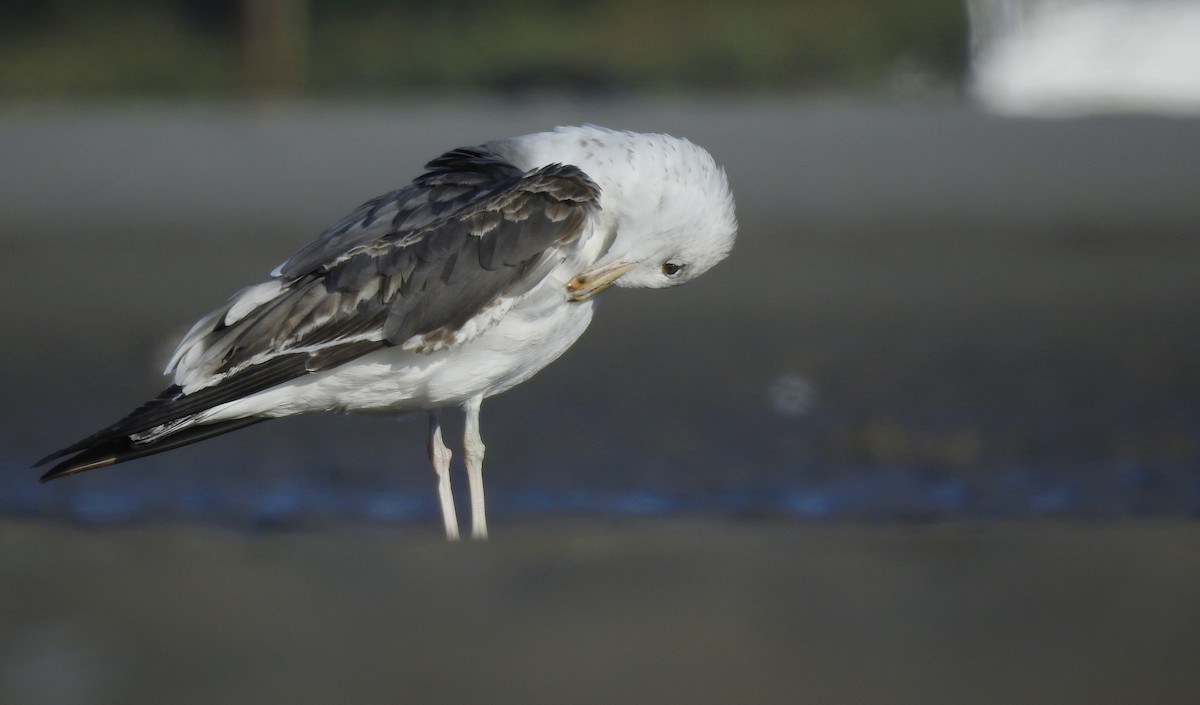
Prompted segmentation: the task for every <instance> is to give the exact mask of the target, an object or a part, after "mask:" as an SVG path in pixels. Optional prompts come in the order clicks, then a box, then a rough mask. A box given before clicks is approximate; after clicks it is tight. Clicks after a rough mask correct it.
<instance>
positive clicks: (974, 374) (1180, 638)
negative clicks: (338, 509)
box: [0, 100, 1200, 704]
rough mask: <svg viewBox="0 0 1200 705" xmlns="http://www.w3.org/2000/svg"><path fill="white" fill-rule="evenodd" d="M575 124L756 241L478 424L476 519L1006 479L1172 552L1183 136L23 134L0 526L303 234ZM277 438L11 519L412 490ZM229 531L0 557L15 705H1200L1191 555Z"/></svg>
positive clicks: (75, 535)
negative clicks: (663, 172)
mask: <svg viewBox="0 0 1200 705" xmlns="http://www.w3.org/2000/svg"><path fill="white" fill-rule="evenodd" d="M581 121H594V122H597V123H600V124H607V125H610V126H615V127H629V128H633V129H642V130H647V129H648V130H668V131H671V132H675V133H678V134H683V135H686V136H689V137H691V138H693V139H695V140H696V141H697V142H699V143H700V144H703V145H705V146H706V147H708V148H709V149H710V150H711V151H712V152H713V153H714V155H716V157H717V158H718V160H719V161H721V162H723V163H724V164H726V165H727V167H728V170H729V175H730V179H731V182H732V184H733V186H734V189H735V191H736V193H737V197H738V203H739V212H740V215H741V219H742V223H743V228H742V240H741V241H740V243H739V245H738V249H737V251H736V252H735V254H734V256H733V257H732V258H731V259H730V261H729V262H728V263H727V264H723V265H722V266H721V267H718V268H717V269H715V270H714V271H713V272H712V273H711V274H710V275H709V276H707V277H705V278H704V279H702V280H700V281H698V282H696V283H695V284H693V285H690V286H689V287H687V288H685V289H681V290H678V291H671V292H654V293H646V292H617V294H618V295H614V296H612V297H610V298H609V299H608V300H606V302H605V306H604V309H603V310H602V311H601V312H600V315H599V316H598V317H597V321H596V324H595V325H594V327H593V329H592V330H590V331H589V332H588V335H587V336H586V337H585V339H584V340H583V341H582V343H581V344H580V345H579V346H577V347H576V349H574V350H572V351H571V352H570V353H569V354H568V356H566V357H564V359H563V360H561V361H559V362H558V363H557V364H556V365H554V366H552V367H551V368H549V369H548V370H546V371H545V372H544V373H543V374H542V375H540V376H539V377H538V378H536V379H535V380H533V381H531V382H530V383H529V384H527V385H523V387H522V388H521V389H518V390H514V391H513V392H512V393H510V395H505V397H503V398H500V399H497V400H494V401H493V402H491V403H489V405H487V406H486V407H485V412H484V413H485V416H484V433H485V436H486V437H487V440H488V446H489V460H490V461H491V465H490V472H489V476H488V477H489V480H488V481H489V483H490V487H491V489H492V491H494V492H495V493H496V496H497V497H503V496H505V493H506V492H512V491H515V490H518V489H520V488H522V487H531V486H532V487H543V488H544V487H549V488H552V489H554V488H558V489H562V488H567V489H572V490H580V491H583V492H597V491H602V490H609V489H612V488H617V489H619V490H627V489H629V488H638V489H641V488H650V489H663V488H666V489H668V490H671V489H680V488H683V489H688V490H692V489H696V488H700V490H701V491H704V490H709V489H711V490H714V491H724V490H730V489H739V488H751V489H753V488H755V487H762V486H785V487H786V486H789V483H804V482H817V483H819V482H823V481H834V480H836V478H837V477H838V476H839V474H842V473H846V472H857V473H859V475H858V477H860V478H861V479H862V484H863V486H864V487H870V486H873V483H875V482H876V481H879V482H880V483H883V484H882V485H879V486H883V487H885V488H886V487H888V485H887V484H886V481H888V480H889V478H895V477H896V476H897V473H903V472H905V471H906V469H908V468H916V469H917V471H919V472H925V471H928V472H933V473H948V474H950V475H951V476H954V477H962V478H966V479H968V480H972V479H974V480H978V481H979V482H980V483H981V486H983V487H987V486H988V485H987V478H989V477H991V476H992V474H993V473H999V472H1001V471H1003V470H1004V469H1005V468H1011V467H1018V468H1024V469H1025V471H1026V472H1028V473H1031V474H1032V475H1034V476H1040V474H1042V473H1045V474H1047V475H1052V474H1059V475H1060V476H1063V477H1066V478H1067V479H1068V480H1069V482H1070V483H1074V485H1068V487H1070V486H1074V487H1078V488H1080V491H1084V490H1085V489H1086V488H1090V487H1092V486H1093V485H1094V484H1096V483H1099V485H1100V487H1101V490H1102V493H1101V494H1102V496H1103V492H1111V501H1112V503H1113V504H1112V506H1113V507H1116V509H1115V510H1114V511H1115V513H1116V514H1118V515H1124V513H1126V512H1127V511H1129V509H1128V507H1133V508H1134V509H1135V510H1137V509H1139V508H1140V510H1141V511H1142V512H1144V513H1145V514H1149V515H1152V516H1159V517H1163V516H1165V517H1174V518H1175V519H1176V520H1177V519H1179V518H1184V517H1189V516H1193V515H1194V512H1195V507H1196V506H1197V496H1200V483H1197V482H1196V466H1197V458H1198V457H1200V451H1198V450H1197V442H1196V438H1197V418H1196V403H1197V399H1200V366H1198V365H1196V364H1195V351H1196V350H1197V349H1200V325H1197V323H1200V320H1198V317H1200V278H1198V277H1196V271H1197V267H1196V264H1197V262H1198V261H1200V259H1198V254H1200V238H1198V237H1197V235H1198V234H1200V206H1198V205H1197V204H1198V201H1197V193H1198V191H1197V186H1200V130H1198V129H1197V124H1196V123H1195V122H1193V121H1184V120H1161V119H1154V118H1137V117H1127V118H1105V119H1091V120H1079V121H1065V122H1042V121H1022V120H1000V119H997V118H993V117H989V116H986V115H980V114H977V113H974V112H972V111H970V110H966V109H964V108H962V107H960V106H957V105H954V104H942V105H914V104H904V103H899V104H887V103H884V104H878V103H873V104H863V103H858V102H854V101H840V100H828V101H822V100H809V101H803V102H800V101H787V100H772V101H766V100H764V101H760V102H754V101H733V100H730V101H728V102H722V101H686V100H679V101H665V102H655V103H628V104H623V103H620V102H616V103H606V104H603V105H581V104H576V103H569V102H563V103H559V102H555V101H553V100H550V101H534V102H530V103H514V102H503V101H462V102H448V103H439V104H433V105H414V106H393V105H383V106H380V105H374V106H372V105H365V106H358V107H346V106H342V107H336V108H332V107H322V106H299V107H296V106H292V107H288V106H276V107H267V108H262V109H256V110H255V109H244V108H232V107H231V108H224V107H213V106H197V107H191V108H180V107H174V108H170V109H162V108H157V107H153V106H148V107H143V108H128V107H121V108H118V107H96V108H94V109H76V108H72V109H62V110H55V109H45V108H12V107H10V108H8V109H6V112H5V113H4V114H3V116H2V120H0V152H2V153H3V154H4V155H5V158H4V160H3V168H0V212H2V213H3V215H4V217H3V219H2V220H0V238H2V239H3V242H4V246H5V251H6V253H7V256H6V257H4V258H2V259H0V287H2V291H0V293H2V296H0V315H2V316H3V319H2V320H3V324H4V330H5V331H7V334H8V335H7V340H6V341H5V345H3V346H2V347H0V356H3V360H4V363H5V365H6V367H7V370H8V371H7V372H6V381H5V383H6V387H7V389H6V392H5V399H6V404H5V408H4V411H3V413H4V419H3V421H4V423H3V424H2V426H3V428H2V429H0V434H2V438H3V441H4V454H3V467H2V468H0V472H3V484H4V487H5V488H7V489H6V492H9V493H12V492H15V491H16V490H15V489H13V488H18V487H19V488H25V487H31V486H32V485H30V484H29V483H32V481H33V477H34V473H33V471H31V470H29V469H28V467H27V465H28V463H29V462H30V461H32V460H33V459H34V458H36V457H38V456H40V455H41V454H43V453H45V452H47V451H48V450H50V449H51V448H54V447H58V446H59V445H61V444H62V443H64V442H68V441H70V440H73V439H74V437H76V436H78V435H82V434H84V433H87V432H90V431H92V430H94V428H95V427H96V426H98V425H100V424H102V423H105V422H108V421H110V420H112V418H115V417H117V416H119V415H120V414H122V413H124V412H125V411H127V410H128V408H129V407H130V406H131V405H133V404H135V403H137V402H139V401H140V400H141V397H142V396H144V395H147V394H151V393H153V392H154V391H155V390H156V388H157V385H158V384H159V382H160V380H159V379H158V378H157V376H156V375H155V373H154V367H155V365H156V364H157V362H158V361H159V360H160V359H161V358H162V357H163V356H164V355H165V350H164V348H165V347H166V346H168V345H169V344H170V340H169V339H170V337H171V333H170V332H171V331H174V332H175V333H176V334H177V333H178V332H181V328H182V327H184V326H186V324H187V323H188V322H190V321H191V320H193V319H194V318H195V317H196V316H198V315H200V314H202V313H204V312H205V311H206V310H207V309H208V308H210V307H211V306H213V305H214V304H215V303H217V302H219V301H220V300H223V299H224V297H225V296H227V295H228V294H229V293H230V292H232V291H233V290H234V289H236V288H237V287H239V286H242V285H244V284H246V283H248V282H250V281H254V280H255V279H257V278H259V277H261V276H262V275H263V274H264V273H265V272H266V271H268V270H269V269H270V268H271V267H272V266H273V265H274V264H276V263H277V261H278V260H279V259H281V258H282V257H283V256H285V255H286V253H288V252H290V251H292V250H294V249H295V248H296V247H298V246H299V245H300V244H302V243H303V242H305V241H307V240H308V239H309V238H310V237H311V236H312V234H313V233H314V232H315V231H316V230H317V229H319V227H320V225H319V224H323V223H325V222H328V221H330V220H332V219H333V218H336V217H337V216H338V215H340V214H341V213H343V212H345V211H346V210H348V209H349V208H351V207H353V206H354V205H356V204H357V203H359V202H361V201H362V200H363V199H364V198H366V197H369V196H370V195H373V194H376V193H378V192H382V191H384V190H387V189H390V188H393V187H395V186H396V185H398V184H400V183H403V182H404V181H406V180H407V179H408V178H410V177H411V176H412V175H413V174H414V173H415V171H416V169H417V167H418V165H419V164H421V163H422V162H423V161H424V160H426V159H428V158H429V157H431V156H434V155H436V154H437V153H438V152H440V151H441V150H443V149H445V148H448V147H452V146H456V145H460V144H471V143H475V142H478V141H481V140H483V139H487V138H489V137H494V136H497V135H507V134H517V133H521V132H527V131H533V130H538V129H544V128H545V127H547V126H549V125H553V124H556V123H573V122H581ZM791 374H795V375H798V376H800V377H801V378H802V379H804V380H807V381H808V382H809V383H811V384H812V385H813V387H814V389H815V394H814V397H813V399H814V401H813V404H814V405H813V407H812V408H811V409H807V410H800V411H799V413H796V414H795V415H792V412H790V411H789V412H787V413H783V412H782V411H781V410H780V409H779V408H778V407H777V406H776V405H774V404H773V400H772V398H771V395H770V390H771V388H772V385H773V384H775V383H776V382H777V381H778V380H779V379H781V378H786V376H787V375H791ZM261 429H262V430H259V429H253V430H248V431H245V432H242V433H239V434H233V435H231V436H230V437H229V438H228V439H222V440H216V441H212V442H210V443H206V444H204V445H203V446H200V447H197V448H195V449H187V450H181V451H177V452H175V453H171V454H168V455H164V456H159V457H157V458H152V459H147V460H145V461H141V462H139V463H132V464H130V465H129V466H127V467H122V468H120V469H115V470H112V471H110V472H107V473H90V474H88V475H87V476H83V477H80V478H78V479H77V480H73V481H72V482H73V484H66V483H56V484H55V485H52V486H50V487H48V488H44V489H43V488H39V489H37V490H30V491H36V492H51V493H53V492H62V493H70V492H74V491H77V488H95V489H99V488H116V491H117V492H120V491H122V489H121V488H125V489H129V488H136V487H140V486H144V485H147V484H152V483H153V482H156V481H158V479H157V478H170V477H175V478H179V477H187V478H191V479H190V480H189V482H194V483H195V484H196V486H197V487H202V486H203V485H204V484H205V483H206V482H208V481H209V478H210V477H211V478H213V481H218V480H219V481H220V482H223V483H225V486H226V487H232V488H233V489H234V490H236V488H237V487H238V483H239V482H247V483H250V482H254V479H253V478H257V477H272V478H279V477H293V476H305V475H310V474H316V475H320V476H322V477H324V478H326V479H329V480H331V481H337V480H339V479H341V480H345V481H359V480H362V479H363V478H364V477H367V478H370V479H371V480H372V481H376V482H381V483H389V484H387V485H385V486H407V487H411V488H413V489H414V491H420V492H426V491H428V483H429V481H428V475H427V470H426V469H425V467H424V463H423V452H422V450H421V449H422V447H423V433H422V430H421V425H420V424H410V425H409V426H407V427H402V428H401V429H400V430H396V429H395V425H394V424H392V423H391V422H388V421H384V420H375V419H361V420H357V419H337V418H335V419H316V420H312V421H304V422H297V423H296V424H288V423H283V422H280V423H279V424H264V425H263V426H262V427H261ZM1114 467H1115V468H1117V470H1119V471H1120V472H1121V473H1124V472H1125V470H1124V469H1128V473H1127V474H1113V473H1114V472H1116V471H1114V470H1113V468H1114ZM330 468H333V469H332V470H331V469H330ZM380 478H382V479H380ZM974 480H972V481H974ZM1104 483H1108V484H1107V485H1106V484H1104ZM1106 488H1107V489H1106ZM994 489H997V491H999V492H1003V491H1005V486H1004V485H1003V484H1001V485H998V486H997V487H996V488H994ZM21 491H22V492H24V491H25V490H24V489H22V490H21ZM883 494H884V495H886V494H887V490H886V489H885V490H884V491H883ZM1131 497H1132V499H1130V498H1131ZM1141 498H1149V499H1148V500H1146V501H1145V502H1142V499H1141ZM885 499H886V498H885ZM994 499H995V498H994V497H989V496H982V497H980V498H978V500H977V501H978V502H979V504H978V505H977V506H973V507H971V506H969V507H967V510H978V511H979V512H980V515H981V516H987V509H988V508H989V506H990V505H989V504H988V503H989V502H991V501H993V500H994ZM1139 502H1142V503H1141V504H1139ZM1102 508H1103V507H1102ZM750 513H751V514H753V512H750ZM1068 513H1069V512H1068ZM1101 513H1103V512H1101ZM1135 513H1136V512H1135ZM934 518H936V515H935V517H934ZM211 527H212V525H211V524H210V525H209V528H199V529H197V528H189V526H187V525H179V524H170V523H168V524H165V525H164V524H144V525H138V524H134V525H131V526H128V527H126V528H104V527H95V526H93V527H88V528H72V527H70V526H64V525H58V524H54V523H52V522H49V521H47V520H45V519H37V520H34V519H27V520H23V521H19V520H16V519H11V518H10V519H9V520H7V521H5V523H3V524H0V572H2V573H3V580H2V582H0V699H3V700H4V701H5V702H12V703H160V702H173V703H174V702H178V703H187V702H196V703H210V702H223V703H241V702H244V703H251V702H253V703H259V702H292V703H327V702H389V703H390V702H404V701H416V702H470V701H482V700H487V701H492V702H531V701H547V700H551V701H563V702H597V703H599V702H614V701H632V702H655V703H661V702H688V703H696V702H714V703H716V702H721V703H726V702H763V703H778V702H805V701H810V702H906V703H907V702H911V703H930V702H935V703H936V702H953V703H962V702H967V703H993V702H994V703H1012V702H1045V703H1072V702H1079V703H1089V704H1096V703H1128V702H1154V703H1190V702H1196V701H1197V697H1200V687H1198V686H1197V685H1196V680H1195V676H1194V670H1195V669H1194V663H1195V654H1196V653H1197V647H1200V643H1197V642H1198V641H1200V614H1197V611H1198V609H1200V607H1198V605H1200V600H1197V599H1196V595H1197V585H1200V582H1198V580H1197V578H1198V577H1200V576H1198V575H1197V571H1198V568H1197V562H1196V560H1195V557H1196V555H1197V549H1198V548H1200V545H1198V544H1200V538H1198V536H1197V528H1196V526H1195V525H1194V524H1191V523H1135V522H1132V521H1123V522H1113V523H1105V524H1080V523H1073V524H1071V523H1032V524H1020V523H1017V524H999V525H995V524H993V525H988V524H981V525H978V526H967V527H964V526H962V525H958V524H954V525H928V526H922V527H912V526H904V525H902V524H888V525H881V526H877V527H872V528H863V527H862V526H859V525H856V524H853V523H850V524H846V523H836V522H834V523H828V524H824V525H819V526H813V525H807V524H804V523H790V522H784V523H749V522H747V521H745V520H737V519H735V518H733V517H731V516H729V515H720V516H713V517H710V518H696V519H681V518H678V517H674V518H672V517H665V518H653V519H649V518H648V519H643V520H637V519H631V518H616V517H614V518H610V519H607V520H602V519H595V518H591V519H589V518H587V517H585V516H578V515H576V516H569V517H563V518H559V519H546V520H536V519H530V518H528V517H524V516H522V515H520V514H519V513H516V512H510V513H509V514H507V515H504V514H502V515H501V516H500V517H498V518H497V520H496V521H495V522H494V526H493V530H494V532H495V534H496V540H495V541H493V542H492V543H490V544H489V545H486V546H470V545H466V546H447V545H445V544H444V543H443V542H442V541H441V540H440V539H439V538H437V537H436V536H435V530H436V523H435V522H434V521H433V520H432V519H431V520H430V521H429V522H426V523H424V524H421V525H400V526H387V527H377V528H372V529H357V530H356V529H351V528H349V527H346V526H340V525H339V526H332V527H329V526H317V527H310V528H308V529H305V530H304V531H300V532H293V533H287V532H282V533H281V532H266V533H262V534H251V535H247V534H239V533H222V531H221V530H219V529H214V528H211Z"/></svg>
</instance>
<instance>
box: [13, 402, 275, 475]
mask: <svg viewBox="0 0 1200 705" xmlns="http://www.w3.org/2000/svg"><path fill="white" fill-rule="evenodd" d="M266 420H267V419H266V418H263V417H250V418H245V419H230V420H229V421H221V422H218V423H214V424H203V425H198V426H192V427H189V428H185V429H183V430H182V431H179V432H176V433H174V434H171V435H169V436H165V437H163V438H161V439H159V440H157V441H153V442H150V443H144V444H134V443H133V441H131V440H130V439H129V437H128V436H108V437H105V438H100V439H98V440H92V438H88V439H85V440H84V441H80V442H79V443H76V444H75V445H73V446H68V447H67V448H64V449H63V450H60V451H55V452H54V453H51V454H50V455H48V456H46V457H45V458H42V459H41V460H39V461H38V462H37V463H35V464H34V467H38V466H39V465H43V464H45V463H47V462H50V461H51V460H54V459H56V458H61V457H63V456H64V455H71V454H72V453H77V455H74V456H73V457H70V458H67V459H66V460H64V461H62V462H60V463H59V464H58V465H55V466H54V467H52V468H50V469H49V470H48V471H46V473H44V474H43V475H42V476H41V477H40V478H38V482H42V483H45V482H49V481H50V480H56V479H58V478H60V477H66V476H68V475H77V474H79V473H81V472H87V471H88V470H95V469H96V468H103V467H107V466H109V465H116V464H117V463H123V462H125V461H126V460H133V459H134V458H142V457H145V456H147V455H154V454H156V453H162V452H163V451H167V450H172V449H174V448H178V447H180V446H185V445H190V444H192V443H196V442H197V441H203V440H205V439H206V438H212V437H213V436H219V435H221V434H224V433H229V432H230V431H235V430H237V429H239V428H244V427H246V426H250V425H252V424H256V423H259V422H260V421H266ZM85 442H86V443H87V444H86V445H84V443H85Z"/></svg>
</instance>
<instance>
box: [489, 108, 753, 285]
mask: <svg viewBox="0 0 1200 705" xmlns="http://www.w3.org/2000/svg"><path fill="white" fill-rule="evenodd" d="M508 143H509V144H511V145H513V146H518V145H519V147H518V149H519V151H521V152H523V153H524V154H523V155H522V156H523V157H524V158H525V159H524V160H523V161H525V160H527V164H525V165H520V164H519V166H523V167H529V168H532V167H533V166H541V165H544V164H548V163H553V162H560V163H564V164H573V165H575V166H578V167H579V168H580V169H582V170H583V171H584V172H585V173H586V174H587V175H588V176H589V177H591V178H592V180H593V181H595V182H596V184H597V185H598V186H599V187H600V208H601V213H602V217H603V219H604V222H605V223H606V225H608V226H609V227H611V228H612V229H613V233H612V241H611V244H610V245H609V247H608V250H607V252H606V253H605V254H603V255H602V256H601V257H600V259H599V260H597V262H596V267H595V268H594V269H593V270H592V271H596V270H604V271H606V272H609V273H616V272H618V271H619V272H620V275H619V276H618V277H617V278H616V279H615V280H611V281H612V283H613V284H615V285H616V286H623V287H645V288H655V289H657V288H663V287H668V286H675V285H677V284H682V283H683V282H686V281H690V280H692V279H694V278H696V277H698V276H700V275H701V274H703V273H704V272H707V271H708V270H709V269H711V268H712V267H713V265H715V264H716V263H717V262H720V261H721V260H723V259H725V257H726V256H727V255H728V254H729V251H730V250H731V249H732V248H733V242H734V240H735V239H736V237H737V218H736V216H735V215H734V205H733V194H732V193H731V192H730V190H729V184H728V182H727V181H726V179H725V172H724V171H723V170H722V169H721V168H720V167H719V166H717V164H716V162H714V161H713V158H712V156H710V155H709V153H708V152H706V151H704V149H702V148H701V147H698V146H696V145H695V144H692V143H691V142H689V141H688V140H685V139H680V138H678V137H671V136H670V135H660V134H641V133H636V132H617V131H614V130H608V129H605V128H602V127H596V126H591V125H589V126H584V127H559V128H556V129H555V130H554V131H553V132H548V133H542V134H538V135H528V136H526V137H519V138H516V139H514V140H511V141H508ZM506 151H507V150H506Z"/></svg>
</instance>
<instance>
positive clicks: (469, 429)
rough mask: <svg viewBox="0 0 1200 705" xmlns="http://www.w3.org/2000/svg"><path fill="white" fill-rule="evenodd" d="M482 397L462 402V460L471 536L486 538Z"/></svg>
mask: <svg viewBox="0 0 1200 705" xmlns="http://www.w3.org/2000/svg"><path fill="white" fill-rule="evenodd" d="M482 403H483V397H475V398H474V399H470V400H468V401H467V403H466V404H463V412H464V413H465V415H466V423H464V424H463V460H464V462H466V465H467V484H468V485H469V486H470V489H471V538H473V539H486V538H487V510H486V509H485V507H484V502H483V438H481V437H480V435H479V406H480V404H482Z"/></svg>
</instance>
